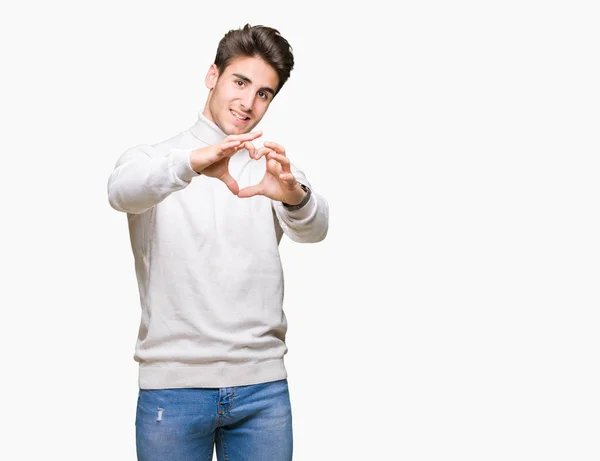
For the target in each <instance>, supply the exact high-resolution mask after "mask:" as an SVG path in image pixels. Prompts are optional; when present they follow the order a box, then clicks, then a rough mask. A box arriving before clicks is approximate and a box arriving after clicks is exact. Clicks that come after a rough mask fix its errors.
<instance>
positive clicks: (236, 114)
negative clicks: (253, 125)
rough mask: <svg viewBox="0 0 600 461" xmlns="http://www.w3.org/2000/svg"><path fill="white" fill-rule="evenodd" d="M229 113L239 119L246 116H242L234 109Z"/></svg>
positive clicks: (244, 118) (243, 118)
mask: <svg viewBox="0 0 600 461" xmlns="http://www.w3.org/2000/svg"><path fill="white" fill-rule="evenodd" d="M231 113H232V114H233V115H235V116H236V117H237V118H238V119H239V120H246V117H242V116H241V115H240V114H238V113H237V112H236V111H233V110H232V111H231Z"/></svg>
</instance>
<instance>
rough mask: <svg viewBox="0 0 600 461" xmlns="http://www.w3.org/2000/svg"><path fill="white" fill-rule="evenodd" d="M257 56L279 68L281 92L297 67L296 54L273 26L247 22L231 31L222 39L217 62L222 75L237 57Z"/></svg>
mask: <svg viewBox="0 0 600 461" xmlns="http://www.w3.org/2000/svg"><path fill="white" fill-rule="evenodd" d="M253 56H256V57H259V58H261V59H263V60H264V61H265V62H266V63H267V64H269V65H270V66H271V67H272V68H273V69H275V72H277V75H278V76H279V85H278V86H277V90H276V93H278V92H279V90H281V88H282V87H283V85H284V83H285V82H286V81H287V79H288V78H289V77H290V73H291V72H292V69H293V68H294V55H293V53H292V47H291V46H290V44H289V43H288V41H287V40H286V39H285V38H283V37H282V36H281V34H280V33H279V31H278V30H276V29H273V28H272V27H267V26H251V25H250V24H246V25H245V26H244V27H241V28H239V29H232V30H230V31H229V32H227V33H226V34H225V36H224V37H223V38H222V39H221V41H220V42H219V46H218V47H217V56H216V57H215V65H216V66H217V68H218V69H219V74H222V73H223V71H224V70H225V68H226V67H227V66H228V65H229V63H230V62H231V61H232V60H233V59H235V58H239V57H253Z"/></svg>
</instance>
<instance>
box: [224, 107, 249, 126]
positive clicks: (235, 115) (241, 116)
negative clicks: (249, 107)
mask: <svg viewBox="0 0 600 461" xmlns="http://www.w3.org/2000/svg"><path fill="white" fill-rule="evenodd" d="M229 112H230V113H231V115H233V118H234V119H235V120H237V121H238V122H240V123H245V122H247V121H248V120H250V117H248V116H246V115H244V114H240V113H239V112H236V111H235V110H233V109H229Z"/></svg>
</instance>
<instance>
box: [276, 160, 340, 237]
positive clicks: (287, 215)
mask: <svg viewBox="0 0 600 461" xmlns="http://www.w3.org/2000/svg"><path fill="white" fill-rule="evenodd" d="M291 170H292V173H293V174H294V176H295V177H296V180H297V181H298V182H300V183H302V184H304V185H305V186H307V187H309V188H310V189H311V197H310V199H309V201H308V202H307V203H306V205H304V206H303V207H302V208H300V209H299V210H294V211H290V210H288V209H287V208H285V207H284V206H283V204H282V203H281V202H278V201H272V205H273V210H274V211H275V216H276V217H277V221H278V222H279V225H280V226H281V229H282V230H283V232H284V233H285V234H286V235H287V236H288V237H289V238H290V239H292V240H293V241H295V242H300V243H316V242H320V241H321V240H323V239H324V238H325V237H326V236H327V231H328V229H329V204H328V203H327V200H325V197H323V196H322V195H320V194H319V193H317V192H315V191H314V190H313V189H312V187H311V185H310V183H309V182H308V179H306V176H305V175H304V172H303V171H302V170H300V169H298V168H296V167H295V166H294V165H293V164H292V165H291Z"/></svg>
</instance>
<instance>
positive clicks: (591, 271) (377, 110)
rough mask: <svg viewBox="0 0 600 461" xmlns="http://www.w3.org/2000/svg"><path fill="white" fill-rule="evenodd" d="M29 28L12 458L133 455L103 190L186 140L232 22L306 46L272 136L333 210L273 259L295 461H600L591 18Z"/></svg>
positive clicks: (133, 325)
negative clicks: (118, 174) (134, 164)
mask: <svg viewBox="0 0 600 461" xmlns="http://www.w3.org/2000/svg"><path fill="white" fill-rule="evenodd" d="M18 5H19V6H10V7H7V6H3V7H2V11H1V14H0V38H1V39H2V40H1V43H2V45H0V46H1V47H2V61H3V68H4V70H3V71H2V73H1V77H0V78H1V79H2V85H1V90H0V91H1V96H2V104H1V117H2V118H1V123H2V130H1V133H2V134H1V136H2V138H1V139H2V159H3V164H2V181H0V187H1V192H2V194H1V196H2V207H3V213H2V216H3V218H2V222H3V225H2V227H1V229H2V230H1V232H2V238H1V239H0V242H1V245H2V246H1V248H0V249H1V251H2V253H1V254H2V257H1V258H0V260H1V267H2V274H3V275H2V277H3V282H2V289H1V290H0V305H1V306H2V313H3V319H2V322H0V341H1V343H0V346H1V351H2V365H3V367H2V368H3V370H2V376H3V378H2V380H1V382H2V384H1V386H2V396H3V400H2V421H3V427H4V430H3V434H4V435H3V437H2V440H3V442H2V444H0V458H1V459H6V460H9V459H10V460H28V461H29V460H36V459H45V458H52V459H55V458H56V459H61V460H83V459H85V460H89V461H91V460H108V459H110V460H123V461H127V460H131V461H133V460H135V440H134V436H135V432H134V424H133V423H134V416H135V404H136V396H137V394H136V393H137V387H136V386H137V368H136V364H135V362H134V361H133V358H132V356H133V347H134V343H135V337H136V334H137V327H138V322H139V313H140V312H139V303H138V297H137V286H136V280H135V275H134V272H133V259H132V256H131V251H130V248H129V237H128V234H127V226H126V218H125V215H123V214H120V213H118V212H116V211H114V210H112V209H111V208H110V207H109V205H108V202H107V197H106V180H107V178H108V175H109V174H110V171H111V170H112V168H113V166H114V163H115V161H116V159H117V157H118V156H119V155H120V154H121V153H122V152H123V151H124V150H126V149H127V148H129V147H131V146H133V145H136V144H139V143H153V142H157V141H159V140H162V139H165V138H167V137H170V136H172V135H174V134H177V133H179V132H180V131H183V130H185V129H187V128H188V127H189V126H191V125H192V124H193V123H194V122H195V120H196V117H197V113H198V111H199V110H201V109H202V107H203V105H204V101H205V97H206V94H207V93H206V88H205V87H204V83H203V80H204V75H205V72H206V70H207V69H208V66H209V65H210V63H211V62H212V59H213V58H214V53H215V50H216V46H217V43H218V41H219V39H220V38H221V36H222V35H223V34H224V33H225V32H226V31H227V30H229V29H231V28H235V27H238V26H241V25H243V24H245V23H246V22H249V23H251V24H266V25H271V26H274V27H276V28H278V29H279V30H280V31H281V32H282V34H283V35H284V36H286V37H287V38H288V39H289V41H290V42H291V44H292V46H293V48H294V50H295V55H296V69H295V70H294V71H293V73H292V76H291V79H290V80H289V82H288V83H287V84H286V86H285V87H284V89H283V91H282V93H281V94H280V95H279V96H277V98H276V99H275V101H274V103H273V105H272V107H271V108H270V110H269V112H268V113H267V116H266V118H265V119H264V123H263V124H262V129H263V131H264V133H265V135H264V139H265V140H266V139H271V140H274V141H277V142H279V143H281V144H283V145H284V146H285V147H286V148H287V152H288V155H289V157H290V159H292V161H293V162H294V163H296V164H297V165H298V166H301V167H302V168H303V169H304V170H305V172H306V173H307V175H308V177H309V178H310V180H311V182H312V183H313V186H314V188H315V190H318V191H319V192H321V193H322V194H323V195H325V196H326V197H327V198H328V199H329V202H330V207H331V215H330V219H331V223H330V232H329V236H328V237H327V240H326V241H324V242H322V243H319V244H315V245H299V244H295V243H293V242H291V241H289V240H284V241H283V243H282V245H281V252H282V258H283V264H284V268H285V270H286V299H285V306H284V308H285V311H286V314H287V315H288V320H289V332H288V345H289V349H290V352H289V354H288V355H287V358H286V363H287V367H288V371H289V375H290V376H289V379H290V390H291V393H292V405H293V414H294V428H295V458H294V459H295V461H314V460H353V459H361V460H365V459H389V460H402V461H425V460H427V461H429V460H435V461H442V460H451V459H452V460H454V459H457V460H461V461H471V460H472V461H482V460H485V461H495V460H498V461H506V460H511V461H517V460H519V461H520V460H523V461H532V460H543V461H549V460H565V461H567V460H568V461H572V460H578V461H588V460H590V461H591V460H597V459H598V458H599V456H600V446H599V445H598V431H599V430H600V423H599V419H598V414H599V411H600V401H599V393H598V389H599V388H600V387H599V385H600V382H599V381H600V379H599V378H600V372H599V369H598V350H599V346H600V344H599V339H598V321H599V320H600V314H599V312H598V308H599V307H600V304H599V293H598V278H599V276H600V245H599V243H598V242H599V235H600V219H599V217H598V197H599V192H600V190H599V185H598V176H599V171H598V166H599V162H598V154H599V149H598V147H599V143H598V127H599V121H600V120H599V119H600V113H599V109H598V108H599V107H600V105H599V103H600V97H599V96H600V94H599V86H598V81H600V71H599V65H598V51H599V50H598V44H599V43H600V40H599V39H600V37H599V32H598V19H599V18H598V14H597V12H596V10H595V9H594V8H593V6H594V2H591V1H590V2H583V1H569V2H566V1H562V2H561V1H555V2H542V1H538V2H535V1H518V2H517V1H505V2H475V1H470V2H469V1H457V2H442V1H422V2H401V3H388V2H383V1H370V2H362V3H355V4H352V2H348V3H347V2H332V3H330V2H323V1H319V2H301V3H300V2H299V3H297V4H287V3H282V2H275V1H273V2H266V1H258V2H199V1H195V2H194V1H171V2H156V1H154V2H149V1H119V2H117V1H104V2H75V1H66V0H63V1H56V2H40V1H31V2H21V3H19V4H18ZM392 5H394V6H393V8H394V9H392Z"/></svg>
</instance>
